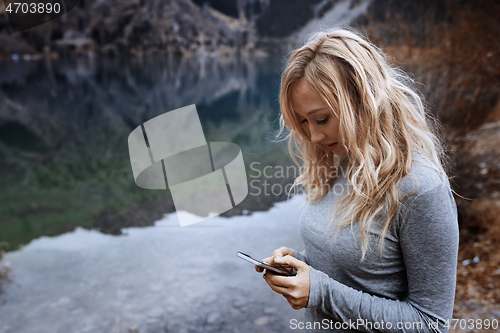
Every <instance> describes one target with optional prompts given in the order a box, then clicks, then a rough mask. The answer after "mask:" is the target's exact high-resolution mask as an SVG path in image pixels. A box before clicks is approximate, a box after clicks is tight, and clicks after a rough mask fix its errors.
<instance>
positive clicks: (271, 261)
mask: <svg viewBox="0 0 500 333" xmlns="http://www.w3.org/2000/svg"><path fill="white" fill-rule="evenodd" d="M284 256H292V257H294V258H295V253H293V250H290V249H289V248H287V247H280V248H279V249H277V250H275V251H274V252H273V256H272V257H268V258H266V259H264V260H262V261H263V262H264V263H266V264H268V265H269V266H275V267H280V266H283V264H281V263H279V262H277V261H276V260H275V259H276V258H282V257H284ZM278 260H279V259H278ZM254 268H255V270H256V271H257V272H259V273H262V272H263V271H264V268H262V267H259V266H257V265H254ZM280 268H285V267H280ZM290 271H291V269H290Z"/></svg>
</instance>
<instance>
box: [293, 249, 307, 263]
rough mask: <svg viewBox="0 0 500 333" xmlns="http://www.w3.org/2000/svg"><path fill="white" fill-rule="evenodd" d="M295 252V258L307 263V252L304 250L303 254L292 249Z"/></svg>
mask: <svg viewBox="0 0 500 333" xmlns="http://www.w3.org/2000/svg"><path fill="white" fill-rule="evenodd" d="M290 250H292V251H293V253H294V254H295V258H296V259H298V260H300V261H303V262H305V263H307V258H306V250H302V251H301V252H299V251H296V250H294V249H290Z"/></svg>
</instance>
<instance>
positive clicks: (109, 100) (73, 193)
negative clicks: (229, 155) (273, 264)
mask: <svg viewBox="0 0 500 333" xmlns="http://www.w3.org/2000/svg"><path fill="white" fill-rule="evenodd" d="M281 65H282V64H281V62H280V61H279V60H270V59H265V60H262V61H253V62H248V61H247V62H245V61H238V60H233V61H226V62H220V61H216V60H214V59H211V58H207V59H204V60H201V61H198V60H187V59H168V58H166V59H154V58H134V59H116V58H112V59H111V58H79V59H65V60H58V61H54V60H45V61H33V62H30V61H28V62H26V61H19V62H0V99H1V100H2V103H1V105H0V171H1V173H0V186H1V188H2V194H1V199H2V200H1V203H0V207H1V208H0V241H2V242H3V244H4V245H3V247H4V248H5V249H7V250H12V249H15V248H17V247H18V246H19V245H20V244H27V243H28V242H29V241H30V240H31V239H33V238H37V237H39V236H41V235H57V234H60V233H63V232H66V231H69V230H73V229H74V228H75V227H77V226H83V227H87V228H89V227H92V226H94V227H96V226H97V227H98V228H99V229H102V230H103V231H106V232H111V233H120V231H119V230H120V227H121V226H131V225H150V224H152V223H153V222H154V220H156V219H158V218H160V217H161V216H162V214H164V213H166V212H169V211H173V206H172V204H171V199H170V197H169V195H168V191H167V192H161V193H160V192H158V191H145V190H143V189H140V188H137V187H136V185H135V184H134V182H133V177H132V172H131V169H130V163H129V156H128V147H127V137H128V135H129V133H130V132H131V131H132V130H133V129H134V128H136V127H137V126H139V125H140V124H142V123H144V122H145V121H147V120H149V119H151V118H153V117H155V116H157V115H160V114H162V113H164V112H167V111H170V110H174V109H176V108H179V107H182V106H185V105H189V104H196V106H197V110H198V113H199V116H200V119H201V122H202V127H203V130H204V132H205V136H206V139H207V141H214V142H217V141H221V142H234V143H237V144H238V145H240V147H242V153H243V157H244V159H245V163H246V165H247V171H248V166H249V164H250V163H252V162H253V161H259V162H261V163H265V164H280V163H289V160H288V159H287V158H286V153H284V152H283V149H276V144H275V143H273V142H272V141H271V140H270V139H272V138H273V130H276V129H277V122H276V117H277V112H278V104H277V99H278V97H277V94H278V79H279V69H280V67H281ZM275 197H276V196H275ZM281 197H283V196H281ZM274 199H275V198H271V199H270V200H274ZM249 200H250V199H249ZM253 200H254V201H255V200H256V199H255V198H253ZM266 200H268V199H258V200H257V201H258V202H260V206H266V207H269V205H270V204H269V203H268V202H267V201H266ZM262 201H266V202H265V204H262ZM144 202H147V203H146V204H145V205H146V206H147V205H148V204H149V205H151V204H150V203H151V202H157V204H156V206H155V208H151V207H149V208H150V209H149V210H148V211H149V212H150V213H147V214H146V213H144V211H142V210H141V209H143V208H140V207H141V205H139V203H144ZM161 202H162V203H161ZM160 203H161V205H163V208H159V207H157V206H158V205H160ZM271 204H272V203H271ZM249 208H250V209H251V208H252V205H251V204H249V203H247V204H246V206H245V209H249ZM254 208H255V209H259V203H257V204H256V205H254ZM138 209H139V210H141V211H138ZM242 209H243V208H242V207H240V208H239V210H240V211H241V210H242ZM151 211H155V212H154V213H151ZM124 212H126V213H124ZM235 213H237V210H235V211H233V212H229V215H231V214H235ZM123 214H125V215H126V216H125V217H124V216H123ZM145 214H146V215H148V214H149V215H148V216H146V215H145ZM119 221H120V222H119ZM115 223H121V225H119V226H118V227H116V226H113V225H114V224H115ZM106 226H107V227H106Z"/></svg>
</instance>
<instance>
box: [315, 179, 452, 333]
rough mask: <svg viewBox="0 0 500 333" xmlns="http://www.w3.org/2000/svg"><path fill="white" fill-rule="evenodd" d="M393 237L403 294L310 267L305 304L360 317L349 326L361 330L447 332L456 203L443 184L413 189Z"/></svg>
mask: <svg viewBox="0 0 500 333" xmlns="http://www.w3.org/2000/svg"><path fill="white" fill-rule="evenodd" d="M399 238H400V247H401V252H402V256H403V261H404V264H405V268H406V274H407V280H408V295H407V297H406V298H405V299H403V300H393V299H386V298H383V297H379V296H375V295H371V294H369V293H366V292H363V291H359V290H355V289H353V288H350V287H348V286H346V285H344V284H341V283H339V282H338V281H335V280H334V279H332V278H330V277H329V276H328V275H327V274H325V273H323V272H321V271H319V270H316V269H314V268H312V267H311V268H310V294H309V302H308V305H307V308H319V309H320V310H321V311H323V312H325V313H328V314H330V315H331V316H333V317H334V318H336V319H337V320H340V321H343V322H347V323H352V322H355V323H358V324H361V323H363V324H361V325H358V326H355V327H353V326H351V327H349V328H355V329H357V330H360V331H362V332H447V331H448V328H447V327H445V324H446V321H448V324H449V320H450V319H451V316H452V313H453V303H454V299H455V285H456V265H457V254H458V222H457V207H456V204H455V200H454V199H453V196H452V194H451V191H450V190H449V188H448V187H447V186H445V185H444V184H443V185H442V186H436V187H434V188H432V189H430V190H427V191H425V192H423V193H421V194H419V195H418V196H417V197H416V198H415V199H414V200H413V201H412V203H411V204H410V205H409V206H408V209H407V211H406V214H405V213H403V211H402V214H401V222H400V226H399ZM375 323H378V324H375ZM382 323H383V325H381V324H382ZM389 323H390V324H389Z"/></svg>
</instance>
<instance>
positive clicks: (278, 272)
mask: <svg viewBox="0 0 500 333" xmlns="http://www.w3.org/2000/svg"><path fill="white" fill-rule="evenodd" d="M236 255H237V256H238V257H240V258H241V259H245V260H246V261H248V262H250V263H252V264H254V265H257V266H259V267H262V268H265V269H266V270H268V271H270V272H271V273H273V274H276V275H282V276H295V275H297V272H296V271H295V269H294V270H293V271H292V272H287V271H285V270H284V269H280V268H277V267H273V266H269V265H268V264H265V263H263V262H262V261H260V260H257V259H255V258H252V257H250V256H249V255H248V254H245V253H243V252H239V251H238V253H236Z"/></svg>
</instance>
